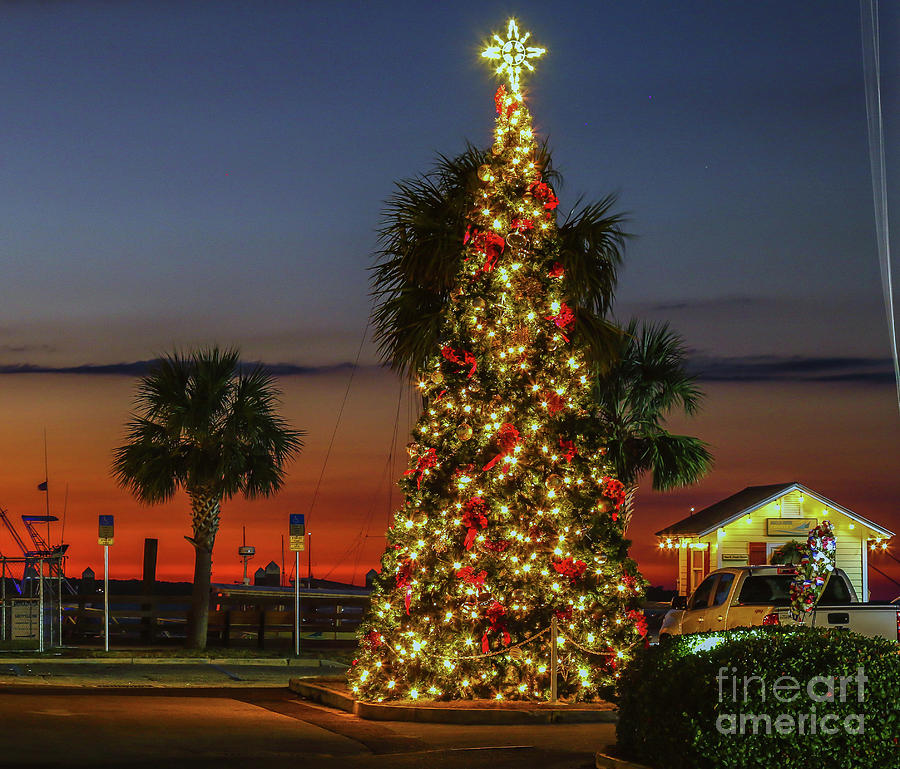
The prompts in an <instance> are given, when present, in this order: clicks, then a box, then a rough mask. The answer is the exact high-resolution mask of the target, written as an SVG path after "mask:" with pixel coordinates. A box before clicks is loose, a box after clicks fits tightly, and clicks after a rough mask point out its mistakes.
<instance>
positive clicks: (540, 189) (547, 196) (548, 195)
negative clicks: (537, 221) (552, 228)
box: [528, 182, 559, 214]
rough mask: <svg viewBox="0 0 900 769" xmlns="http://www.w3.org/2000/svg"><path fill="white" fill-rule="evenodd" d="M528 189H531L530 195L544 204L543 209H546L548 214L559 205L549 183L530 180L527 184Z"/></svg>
mask: <svg viewBox="0 0 900 769" xmlns="http://www.w3.org/2000/svg"><path fill="white" fill-rule="evenodd" d="M528 189H529V190H530V191H531V194H532V195H534V196H535V197H536V198H537V199H538V200H540V201H541V202H542V203H543V204H544V210H545V211H547V212H548V214H549V212H550V211H552V210H553V209H555V208H556V207H557V206H558V205H559V198H557V197H556V195H555V194H554V192H553V190H552V189H551V188H550V185H549V184H545V183H544V182H532V183H531V184H530V185H529V186H528Z"/></svg>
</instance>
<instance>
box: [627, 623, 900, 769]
mask: <svg viewBox="0 0 900 769" xmlns="http://www.w3.org/2000/svg"><path fill="white" fill-rule="evenodd" d="M860 667H862V668H863V669H864V675H865V676H866V678H867V679H868V680H867V681H864V682H863V683H862V692H863V701H862V702H859V701H858V699H859V693H860V683H859V681H858V670H859V668H860ZM750 676H756V677H758V678H748V679H747V680H746V681H745V677H750ZM782 676H790V677H793V679H795V680H796V684H797V687H798V688H794V685H793V683H792V681H791V679H790V678H781V677H782ZM842 676H843V677H845V680H844V690H843V697H842V691H841V677H842ZM816 677H825V679H824V680H822V679H818V680H814V679H815V678H816ZM828 677H834V680H833V682H832V681H830V680H829V678H828ZM758 679H762V680H761V681H760V680H758ZM811 681H812V682H813V683H812V689H811V691H812V694H813V697H811V696H810V695H809V693H808V690H807V686H808V685H809V684H810V682H811ZM832 684H833V693H832V696H830V697H829V690H831V689H832ZM745 685H746V686H745ZM776 686H777V689H776ZM618 695H619V725H618V727H617V735H618V742H619V750H620V752H621V753H622V755H623V756H624V757H626V758H628V759H630V760H632V761H636V762H638V763H643V764H646V765H649V766H652V767H658V769H698V767H704V768H706V767H709V769H754V768H755V767H765V768H766V769H807V767H808V768H809V769H823V767H827V769H870V768H871V769H876V767H877V769H889V768H891V769H896V768H897V767H900V744H898V740H900V645H898V644H897V643H895V642H893V641H887V640H885V639H880V638H866V637H864V636H860V635H857V634H855V633H851V632H849V631H846V630H840V629H835V630H828V629H823V628H784V627H762V628H754V629H741V630H731V631H725V632H722V633H702V634H697V635H690V636H681V637H676V638H672V639H671V640H668V641H667V642H665V643H664V644H663V645H661V646H654V647H650V648H648V649H645V650H643V651H642V652H641V653H639V654H638V655H637V656H636V657H635V659H634V660H633V662H631V663H630V664H629V665H628V667H626V668H625V669H624V670H623V671H622V675H621V677H620V679H619V690H618ZM735 695H736V696H735ZM792 697H793V699H791V698H792ZM785 700H790V701H785ZM819 700H824V701H819ZM842 700H843V701H842ZM814 718H815V733H813V719H814ZM823 718H825V721H824V722H823V720H822V719H823ZM767 724H770V726H768V725H767ZM823 724H824V727H825V728H826V729H828V730H832V729H835V728H836V733H834V734H825V733H823ZM860 730H861V733H857V732H860ZM754 732H755V733H754ZM767 732H770V734H767Z"/></svg>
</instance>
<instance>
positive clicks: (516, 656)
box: [509, 646, 525, 660]
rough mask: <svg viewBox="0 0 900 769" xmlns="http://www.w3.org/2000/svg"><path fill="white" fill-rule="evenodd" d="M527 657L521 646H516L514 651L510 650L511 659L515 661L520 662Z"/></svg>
mask: <svg viewBox="0 0 900 769" xmlns="http://www.w3.org/2000/svg"><path fill="white" fill-rule="evenodd" d="M524 656H525V652H524V651H522V648H521V647H520V646H516V647H515V648H514V649H510V650H509V658H510V659H513V660H520V659H522V658H523V657H524Z"/></svg>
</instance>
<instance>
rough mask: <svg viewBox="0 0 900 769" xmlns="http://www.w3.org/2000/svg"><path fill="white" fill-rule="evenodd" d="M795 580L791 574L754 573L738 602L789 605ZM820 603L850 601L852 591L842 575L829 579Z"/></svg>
mask: <svg viewBox="0 0 900 769" xmlns="http://www.w3.org/2000/svg"><path fill="white" fill-rule="evenodd" d="M793 580H794V578H793V576H792V575H790V574H753V575H751V576H749V577H747V578H746V579H745V580H744V584H743V585H742V586H741V594H740V596H738V603H740V604H741V605H747V604H767V605H769V606H788V605H789V604H790V603H791V582H793ZM819 603H822V604H829V605H835V604H848V603H850V591H849V590H848V589H847V585H845V584H844V580H843V579H841V578H840V577H832V578H831V579H830V580H828V584H827V585H826V587H825V592H824V593H823V594H822V598H821V600H820V601H819Z"/></svg>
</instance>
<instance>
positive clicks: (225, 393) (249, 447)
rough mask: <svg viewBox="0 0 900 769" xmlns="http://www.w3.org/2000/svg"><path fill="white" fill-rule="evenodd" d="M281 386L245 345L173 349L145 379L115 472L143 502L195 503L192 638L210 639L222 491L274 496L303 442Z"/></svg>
mask: <svg viewBox="0 0 900 769" xmlns="http://www.w3.org/2000/svg"><path fill="white" fill-rule="evenodd" d="M278 396H279V392H278V390H277V389H276V388H275V386H274V379H273V378H272V377H271V376H270V375H269V374H267V373H266V372H265V371H264V370H263V368H262V367H261V366H256V367H254V368H252V369H249V370H244V369H243V368H242V367H241V365H240V362H239V354H238V352H237V350H233V349H229V350H225V351H220V350H219V349H218V348H217V347H213V348H209V349H200V350H196V351H194V352H191V353H190V354H186V355H185V354H180V353H177V352H176V353H173V354H170V355H167V356H165V357H163V358H162V359H161V360H159V361H157V362H155V363H154V364H153V365H152V367H151V369H150V371H149V372H148V373H147V375H146V376H144V377H143V378H142V380H141V383H140V385H139V388H138V394H137V398H136V404H135V413H134V414H133V415H132V417H131V420H130V421H129V422H128V425H127V430H128V433H127V436H128V437H127V443H126V444H125V445H124V446H121V447H119V448H117V449H115V451H114V461H113V466H112V473H113V476H114V477H115V479H116V481H117V483H118V484H119V485H120V486H122V487H124V488H127V489H128V490H129V491H131V493H132V494H134V496H135V497H136V498H137V499H138V500H139V501H140V502H142V503H144V504H148V505H152V504H158V503H161V502H166V501H168V500H170V499H171V498H172V497H173V496H174V494H175V492H176V491H177V490H179V489H182V490H184V491H185V492H186V493H187V496H188V499H189V500H190V504H191V526H192V535H191V536H190V537H185V539H187V541H188V542H190V543H191V545H193V547H194V588H193V597H192V601H191V622H190V628H189V631H188V644H187V645H188V647H189V648H194V649H204V648H206V632H207V623H208V613H209V589H210V577H211V573H210V572H211V567H212V549H213V543H214V542H215V538H216V532H217V531H218V530H219V512H220V507H221V504H222V502H223V501H224V500H226V499H230V498H231V497H233V496H234V495H235V494H242V495H244V496H245V497H247V498H250V499H252V498H254V497H259V496H264V497H265V496H269V495H271V494H273V493H274V492H276V491H278V490H279V489H280V488H281V486H282V485H283V483H284V477H285V465H286V464H287V462H288V461H289V460H290V459H292V458H293V457H294V456H295V455H296V454H297V453H298V452H299V451H300V449H301V448H302V447H303V442H302V440H301V436H302V435H303V433H302V431H298V430H292V429H290V428H289V427H288V425H287V423H286V422H285V421H284V420H283V419H282V418H281V417H279V416H278V414H277V413H276V408H277V406H278V405H279V401H278Z"/></svg>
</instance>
